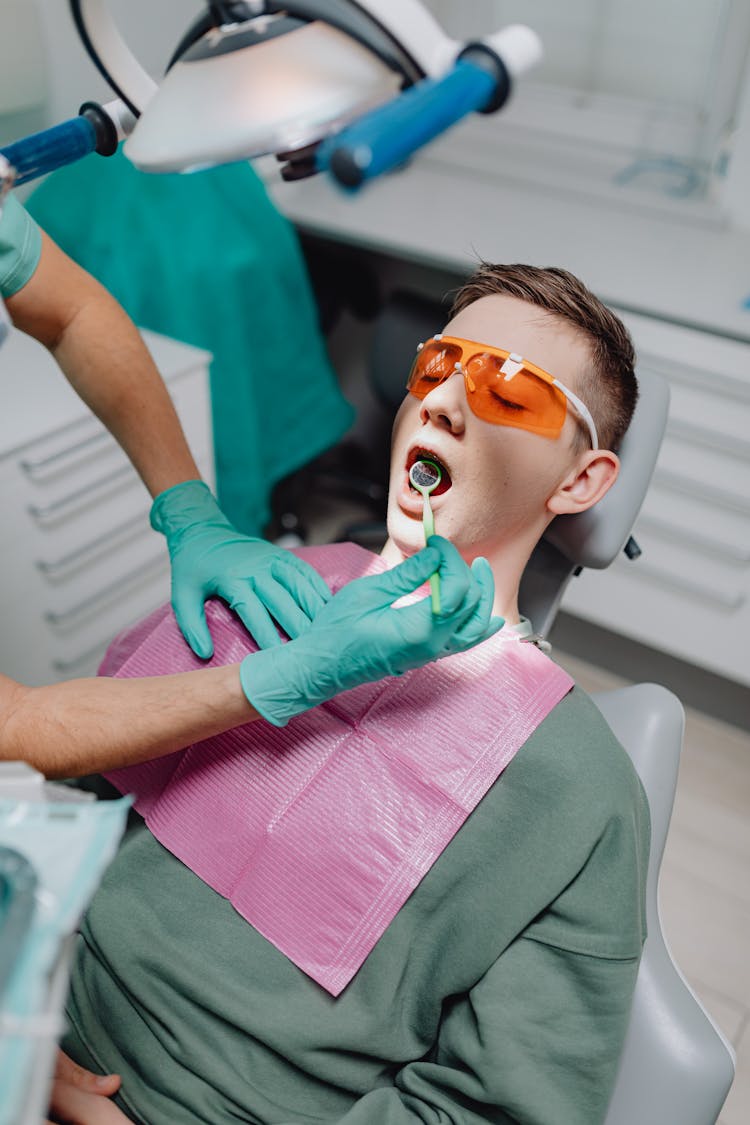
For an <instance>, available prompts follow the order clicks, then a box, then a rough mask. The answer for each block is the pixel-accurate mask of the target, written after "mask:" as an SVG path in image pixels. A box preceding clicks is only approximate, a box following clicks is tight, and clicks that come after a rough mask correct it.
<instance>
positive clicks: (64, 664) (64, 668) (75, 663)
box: [52, 640, 109, 676]
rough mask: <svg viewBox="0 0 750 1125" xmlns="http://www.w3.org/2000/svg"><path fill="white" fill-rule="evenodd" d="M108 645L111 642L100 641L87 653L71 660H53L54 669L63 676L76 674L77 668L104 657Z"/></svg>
mask: <svg viewBox="0 0 750 1125" xmlns="http://www.w3.org/2000/svg"><path fill="white" fill-rule="evenodd" d="M108 644H109V640H106V641H99V643H98V644H95V645H92V646H91V648H89V649H87V650H86V652H82V653H80V654H79V655H78V656H72V657H71V658H70V659H69V660H62V659H57V660H53V661H52V667H53V668H54V669H55V671H56V672H59V673H60V675H62V676H65V675H67V674H68V673H69V672H75V671H76V669H77V668H80V667H81V666H82V665H84V664H88V663H89V661H91V660H94V659H96V657H98V656H104V653H105V652H106V650H107V645H108ZM99 663H101V661H99Z"/></svg>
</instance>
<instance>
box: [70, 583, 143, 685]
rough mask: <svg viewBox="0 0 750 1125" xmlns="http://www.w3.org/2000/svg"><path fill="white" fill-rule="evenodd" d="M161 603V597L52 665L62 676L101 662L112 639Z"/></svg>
mask: <svg viewBox="0 0 750 1125" xmlns="http://www.w3.org/2000/svg"><path fill="white" fill-rule="evenodd" d="M161 605H164V599H163V598H159V600H158V601H156V602H154V603H153V604H151V605H149V606H148V608H147V609H145V610H144V611H143V613H139V614H138V616H137V617H131V618H129V619H128V620H127V621H124V622H123V623H122V624H121V625H118V627H117V629H116V631H115V632H114V633H111V634H109V633H108V634H107V636H106V637H102V639H101V640H99V641H97V642H96V643H95V644H93V645H91V647H90V648H87V649H86V651H85V652H79V653H78V654H77V655H76V656H70V657H67V658H66V657H62V656H58V657H56V658H55V659H54V660H53V661H52V667H53V668H54V670H55V671H56V672H59V673H60V675H61V676H67V675H70V674H75V673H76V672H77V671H78V670H79V669H80V668H81V667H82V666H85V665H87V664H90V663H91V661H92V660H97V658H99V659H98V660H97V663H101V657H102V656H104V653H105V652H106V651H107V649H108V648H109V646H110V645H111V644H112V641H113V640H114V639H115V637H116V636H117V635H118V633H121V632H124V631H125V630H126V629H130V628H131V626H133V625H135V623H136V621H142V620H143V619H144V618H145V617H148V615H149V614H150V613H153V612H154V610H155V609H158V608H159V606H161Z"/></svg>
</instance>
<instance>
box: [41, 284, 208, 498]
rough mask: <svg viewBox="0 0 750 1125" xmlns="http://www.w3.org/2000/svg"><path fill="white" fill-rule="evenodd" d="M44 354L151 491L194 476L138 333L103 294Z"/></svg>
mask: <svg viewBox="0 0 750 1125" xmlns="http://www.w3.org/2000/svg"><path fill="white" fill-rule="evenodd" d="M52 354H53V355H54V357H55V359H56V360H57V362H58V364H59V365H60V367H61V369H62V370H63V371H64V372H65V374H66V376H67V378H68V381H69V383H70V384H71V386H72V387H73V388H74V389H75V390H76V391H77V393H78V394H79V395H80V396H81V398H82V399H83V400H84V402H85V403H86V404H87V405H88V407H89V408H90V409H91V410H92V411H93V412H94V414H96V415H97V417H98V418H99V419H100V420H101V421H102V422H103V423H104V425H105V426H106V427H107V429H108V430H109V431H110V432H111V433H112V434H113V436H114V437H115V438H116V439H117V441H118V442H119V443H120V445H121V446H122V447H123V449H124V450H125V452H126V453H127V455H128V457H129V458H130V460H131V461H132V463H133V465H134V466H135V468H136V469H137V470H138V473H139V474H140V476H141V478H142V480H143V482H144V484H145V485H146V487H147V488H148V490H149V492H150V493H151V495H152V496H156V495H157V494H158V493H159V492H162V491H163V490H164V489H165V488H171V487H172V485H174V484H179V483H180V482H181V481H184V480H197V479H200V472H199V470H198V467H197V465H196V464H195V461H194V459H193V455H192V453H191V452H190V449H189V447H188V444H187V441H186V439H185V435H184V433H183V431H182V426H181V424H180V420H179V418H178V416H177V412H176V410H175V408H174V405H173V403H172V400H171V398H170V396H169V393H168V391H167V388H166V386H165V385H164V382H163V380H162V378H161V375H160V374H159V372H158V370H157V368H156V366H155V364H154V362H153V360H152V358H151V355H150V353H149V351H148V349H147V348H146V345H145V344H144V343H143V340H142V339H141V336H140V333H139V332H138V331H137V329H136V328H135V326H134V325H133V324H132V322H131V321H130V320H129V319H128V318H126V317H125V314H124V313H123V312H122V310H121V309H120V307H119V305H117V304H116V303H115V302H114V301H113V300H112V299H111V298H110V297H109V296H108V295H107V294H102V295H101V296H100V297H99V298H98V299H96V300H92V301H90V302H89V303H86V304H84V305H82V306H81V308H80V309H79V310H78V312H77V313H76V315H75V317H74V318H73V320H72V321H71V322H70V324H69V326H68V327H67V329H66V330H65V332H64V333H63V335H62V337H61V339H60V341H59V343H58V344H57V345H56V346H55V347H54V348H52Z"/></svg>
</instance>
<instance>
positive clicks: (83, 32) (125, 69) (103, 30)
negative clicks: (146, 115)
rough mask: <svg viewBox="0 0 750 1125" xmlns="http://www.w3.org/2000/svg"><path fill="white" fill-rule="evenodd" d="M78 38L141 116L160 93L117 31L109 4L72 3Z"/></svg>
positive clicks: (87, 0)
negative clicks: (157, 93)
mask: <svg viewBox="0 0 750 1125" xmlns="http://www.w3.org/2000/svg"><path fill="white" fill-rule="evenodd" d="M70 9H71V13H72V16H73V19H74V21H75V25H76V28H77V30H78V34H79V35H80V37H81V40H82V42H83V44H84V46H85V47H86V50H87V51H88V53H89V55H90V56H91V59H92V62H93V63H94V64H95V66H96V68H97V70H98V71H99V73H100V74H101V75H102V76H103V78H104V79H105V80H106V81H107V83H108V84H109V85H110V86H111V87H112V89H113V90H114V91H115V93H116V94H117V95H118V97H120V98H121V99H122V101H123V102H124V103H125V104H126V106H127V107H128V109H129V110H130V111H131V112H132V113H133V114H135V116H136V117H138V116H140V114H141V113H142V112H143V110H144V109H145V108H146V106H147V105H148V103H149V101H150V100H151V98H152V97H153V95H154V94H155V93H156V90H157V89H158V87H157V84H156V82H154V80H153V78H151V76H150V75H149V74H148V73H147V72H146V71H145V70H144V69H143V67H142V66H141V64H140V63H139V62H138V60H137V59H136V57H135V55H134V54H133V53H132V51H131V50H130V48H129V47H128V46H127V44H126V43H125V40H124V39H123V38H122V36H121V35H120V32H119V31H118V29H117V25H116V24H115V21H114V18H113V16H112V13H111V12H110V11H109V8H108V7H107V4H106V0H70Z"/></svg>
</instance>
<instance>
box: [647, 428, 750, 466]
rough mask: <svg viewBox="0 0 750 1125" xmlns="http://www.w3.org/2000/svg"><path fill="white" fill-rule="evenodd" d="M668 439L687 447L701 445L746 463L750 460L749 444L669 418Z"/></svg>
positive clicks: (739, 439)
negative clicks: (684, 443)
mask: <svg viewBox="0 0 750 1125" xmlns="http://www.w3.org/2000/svg"><path fill="white" fill-rule="evenodd" d="M667 433H668V434H669V436H670V437H672V438H676V439H677V440H678V441H684V442H686V443H687V444H688V445H702V446H703V447H704V448H705V449H718V450H719V452H720V453H725V454H727V455H728V456H729V457H736V458H737V459H738V460H739V461H742V462H743V463H746V462H747V461H748V460H749V459H750V442H748V441H743V440H742V438H738V437H734V436H733V435H732V434H722V433H720V432H719V431H718V430H710V429H708V428H707V427H705V426H695V425H693V424H692V423H691V422H681V421H679V419H675V418H671V419H670V421H669V425H668V427H667Z"/></svg>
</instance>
